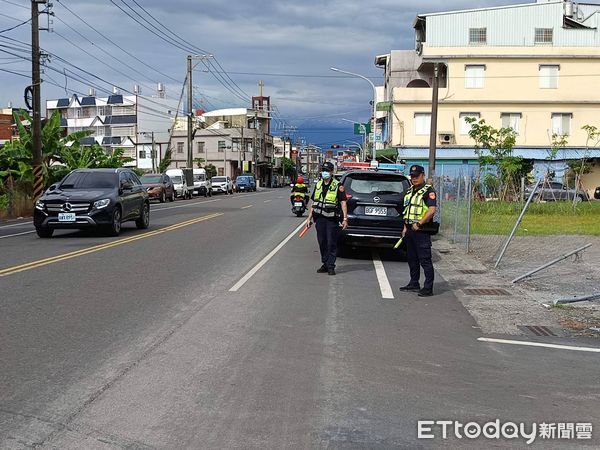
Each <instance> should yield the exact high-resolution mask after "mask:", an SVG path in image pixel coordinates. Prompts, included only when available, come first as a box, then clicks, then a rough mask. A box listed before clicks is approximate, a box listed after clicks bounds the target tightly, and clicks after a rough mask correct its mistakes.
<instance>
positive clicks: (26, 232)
mask: <svg viewBox="0 0 600 450" xmlns="http://www.w3.org/2000/svg"><path fill="white" fill-rule="evenodd" d="M31 233H35V230H32V231H25V232H23V233H15V234H7V235H6V236H0V239H4V238H9V237H14V236H23V235H24V234H31Z"/></svg>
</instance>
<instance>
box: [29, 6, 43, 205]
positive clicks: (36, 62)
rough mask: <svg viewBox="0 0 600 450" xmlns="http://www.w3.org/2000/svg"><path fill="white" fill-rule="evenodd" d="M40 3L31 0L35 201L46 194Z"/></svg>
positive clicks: (32, 128) (32, 129) (32, 127)
mask: <svg viewBox="0 0 600 450" xmlns="http://www.w3.org/2000/svg"><path fill="white" fill-rule="evenodd" d="M38 3H42V4H45V3H46V1H45V0H40V1H38V0H31V94H32V100H33V104H32V119H33V123H32V124H31V131H32V144H33V152H32V157H33V158H32V159H33V177H34V181H33V201H34V202H35V201H37V199H38V198H40V197H41V195H42V194H43V193H44V171H43V168H42V100H41V87H42V80H41V75H40V73H41V72H40V28H39V11H38Z"/></svg>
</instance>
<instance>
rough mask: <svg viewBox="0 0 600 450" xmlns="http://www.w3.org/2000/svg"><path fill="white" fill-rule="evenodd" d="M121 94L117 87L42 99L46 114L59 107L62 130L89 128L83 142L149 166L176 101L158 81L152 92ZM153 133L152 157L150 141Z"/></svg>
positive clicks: (154, 160)
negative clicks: (102, 92)
mask: <svg viewBox="0 0 600 450" xmlns="http://www.w3.org/2000/svg"><path fill="white" fill-rule="evenodd" d="M134 92H137V94H133V95H123V94H120V93H119V91H118V90H117V89H114V90H113V94H112V95H110V96H108V97H97V96H96V94H95V91H94V90H93V89H90V91H89V93H88V95H87V96H83V97H79V96H78V95H76V94H74V95H72V96H71V97H70V98H60V99H57V100H48V101H46V115H47V117H50V115H51V114H52V113H53V112H54V111H59V112H60V115H61V125H62V127H63V128H64V129H65V133H66V134H70V133H73V132H76V131H83V130H89V131H91V132H92V134H91V135H90V136H89V137H86V138H83V139H81V140H80V142H81V144H83V145H91V144H93V143H97V144H99V145H101V146H102V147H103V148H104V149H105V150H106V152H108V153H111V152H112V151H114V150H115V149H117V148H121V149H123V150H124V156H126V157H129V158H132V159H133V160H134V162H133V163H131V165H132V166H136V167H138V168H139V169H145V170H153V168H156V167H157V166H158V164H159V162H160V159H161V156H162V155H164V152H165V151H166V145H167V142H168V136H169V130H170V128H171V127H172V126H173V120H174V118H175V116H176V113H177V107H178V105H177V101H176V100H173V99H169V98H168V97H167V96H166V93H165V90H164V86H163V85H162V84H159V85H158V88H157V91H156V93H155V95H153V96H143V95H141V90H140V89H139V87H137V86H136V87H135V88H134ZM153 137H154V148H155V153H154V158H153V157H152V155H153V153H152V142H153Z"/></svg>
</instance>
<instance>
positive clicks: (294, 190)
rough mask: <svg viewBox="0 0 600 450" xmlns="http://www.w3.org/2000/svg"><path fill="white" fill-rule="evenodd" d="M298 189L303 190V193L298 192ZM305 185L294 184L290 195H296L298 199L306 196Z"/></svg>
mask: <svg viewBox="0 0 600 450" xmlns="http://www.w3.org/2000/svg"><path fill="white" fill-rule="evenodd" d="M298 189H304V191H299V190H298ZM305 191H306V185H305V184H304V183H296V184H295V185H294V189H293V190H292V195H297V196H298V197H304V196H306V192H305Z"/></svg>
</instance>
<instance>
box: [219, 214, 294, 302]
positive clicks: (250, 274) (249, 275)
mask: <svg viewBox="0 0 600 450" xmlns="http://www.w3.org/2000/svg"><path fill="white" fill-rule="evenodd" d="M304 225H305V224H304V223H301V224H300V225H298V228H296V229H295V230H294V231H292V232H291V233H290V235H289V236H288V237H286V238H285V239H284V240H283V241H281V242H280V243H279V245H278V246H277V247H275V248H274V249H273V250H271V252H270V253H269V254H268V255H267V256H265V257H264V258H263V259H261V260H260V262H259V263H258V264H257V265H255V266H254V267H253V268H252V269H250V272H248V273H247V274H246V275H244V276H243V277H242V279H241V280H240V281H238V282H237V283H235V284H234V285H233V287H232V288H231V289H229V292H237V291H239V289H240V288H241V287H242V286H243V285H244V284H246V282H247V281H248V280H249V279H250V278H252V277H253V276H254V275H255V274H256V272H258V271H259V270H260V269H261V267H262V266H264V265H265V264H266V263H267V262H269V260H270V259H271V258H272V257H273V256H275V254H277V252H278V251H279V250H281V249H282V248H283V246H284V245H285V244H287V243H288V241H289V240H290V239H292V238H293V237H294V236H295V235H296V233H298V231H300V228H303V227H304Z"/></svg>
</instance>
